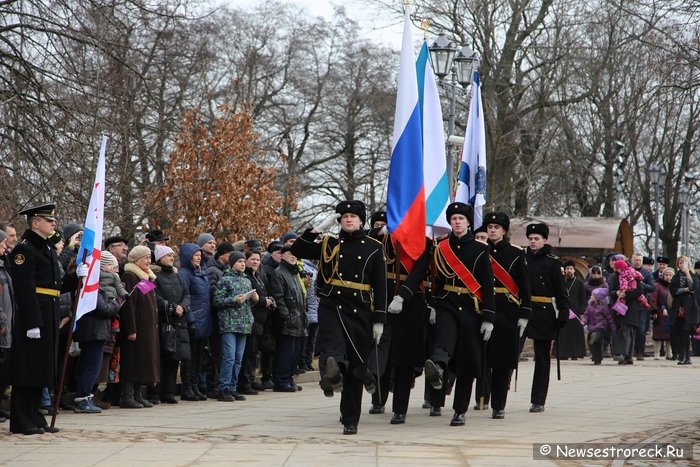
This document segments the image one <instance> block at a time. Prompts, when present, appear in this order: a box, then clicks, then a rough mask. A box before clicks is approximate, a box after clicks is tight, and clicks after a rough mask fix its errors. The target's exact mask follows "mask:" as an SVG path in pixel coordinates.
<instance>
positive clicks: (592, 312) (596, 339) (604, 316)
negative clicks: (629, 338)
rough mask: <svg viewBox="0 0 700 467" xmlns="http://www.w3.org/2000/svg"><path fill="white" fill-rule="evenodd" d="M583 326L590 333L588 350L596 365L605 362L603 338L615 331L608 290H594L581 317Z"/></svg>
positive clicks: (602, 288)
mask: <svg viewBox="0 0 700 467" xmlns="http://www.w3.org/2000/svg"><path fill="white" fill-rule="evenodd" d="M581 324H583V326H584V329H585V330H586V332H588V348H589V350H590V351H591V360H593V364H594V365H600V362H601V361H602V360H603V337H604V336H605V335H606V334H608V333H609V332H611V331H613V330H614V329H615V322H614V321H613V318H612V314H611V313H610V300H609V298H608V289H607V288H604V287H600V288H597V289H593V291H592V292H591V298H590V299H589V300H588V306H587V307H586V311H584V312H583V315H582V316H581Z"/></svg>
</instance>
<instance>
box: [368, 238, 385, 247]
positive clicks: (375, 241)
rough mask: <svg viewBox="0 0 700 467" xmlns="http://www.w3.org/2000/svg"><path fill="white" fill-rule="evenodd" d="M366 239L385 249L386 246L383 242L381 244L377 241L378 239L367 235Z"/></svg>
mask: <svg viewBox="0 0 700 467" xmlns="http://www.w3.org/2000/svg"><path fill="white" fill-rule="evenodd" d="M366 238H367V239H369V240H372V241H373V242H374V243H376V244H377V245H379V246H381V247H384V244H383V243H382V242H380V241H379V240H377V239H376V238H374V237H370V236H369V235H366Z"/></svg>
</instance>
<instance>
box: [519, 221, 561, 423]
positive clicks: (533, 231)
mask: <svg viewBox="0 0 700 467" xmlns="http://www.w3.org/2000/svg"><path fill="white" fill-rule="evenodd" d="M525 232H526V234H527V239H528V241H529V243H530V246H529V247H528V248H527V254H526V255H525V258H526V260H527V269H528V277H529V278H530V292H531V293H532V318H531V319H530V322H529V323H528V325H527V336H528V337H529V338H531V339H532V341H533V344H534V348H535V374H534V376H533V377H532V392H531V394H530V402H531V403H532V406H531V407H530V412H544V404H545V401H546V400H547V389H549V370H550V366H551V362H550V352H551V349H552V341H553V340H554V339H556V338H558V336H559V330H560V329H561V328H562V327H564V324H566V321H567V320H568V319H569V297H568V294H567V292H566V285H565V284H564V276H563V275H562V272H561V268H562V263H561V261H560V260H559V257H558V256H556V255H555V254H553V253H552V247H551V246H550V245H548V244H546V242H547V238H548V237H549V227H547V224H529V225H528V226H527V228H526V230H525Z"/></svg>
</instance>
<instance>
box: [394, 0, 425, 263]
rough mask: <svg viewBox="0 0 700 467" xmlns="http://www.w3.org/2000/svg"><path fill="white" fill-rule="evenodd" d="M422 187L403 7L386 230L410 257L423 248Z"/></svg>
mask: <svg viewBox="0 0 700 467" xmlns="http://www.w3.org/2000/svg"><path fill="white" fill-rule="evenodd" d="M425 222H426V217H425V186H424V183H423V141H422V131H421V115H420V105H419V102H418V79H417V77H416V62H415V55H414V53H413V41H412V38H411V21H410V7H406V12H405V13H404V24H403V43H402V45H401V60H400V67H399V85H398V92H397V95H396V112H395V114H394V135H393V139H392V148H391V163H390V166H389V188H388V190H387V223H388V227H389V231H390V232H391V233H392V235H393V236H394V238H395V239H396V240H398V242H399V243H400V244H401V248H402V251H405V252H406V254H408V256H410V257H411V258H412V259H417V258H418V257H419V256H420V255H421V254H422V253H423V250H425V225H426V224H425Z"/></svg>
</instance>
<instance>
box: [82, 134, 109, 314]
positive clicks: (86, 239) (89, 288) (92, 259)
mask: <svg viewBox="0 0 700 467" xmlns="http://www.w3.org/2000/svg"><path fill="white" fill-rule="evenodd" d="M108 142H109V138H107V137H106V136H103V137H102V147H101V148H100V157H99V159H98V160H97V173H96V174H95V184H94V185H93V187H92V196H90V205H89V207H88V212H87V216H85V230H84V231H83V239H82V240H81V242H80V248H79V249H78V258H77V260H76V261H77V262H78V263H81V262H82V261H83V257H85V264H87V265H88V276H87V277H86V278H85V279H84V280H83V287H82V288H81V289H80V293H79V294H78V303H77V306H76V311H75V320H76V321H78V320H79V319H80V317H81V316H83V315H84V314H85V313H89V312H91V311H92V310H94V309H95V307H96V306H97V294H98V293H99V289H100V257H101V255H102V227H103V225H104V209H105V155H106V153H107V143H108Z"/></svg>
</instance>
